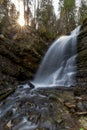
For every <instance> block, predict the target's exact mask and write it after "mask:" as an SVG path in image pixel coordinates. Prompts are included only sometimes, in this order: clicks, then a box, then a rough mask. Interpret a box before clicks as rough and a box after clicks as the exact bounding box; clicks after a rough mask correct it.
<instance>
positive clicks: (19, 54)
mask: <svg viewBox="0 0 87 130" xmlns="http://www.w3.org/2000/svg"><path fill="white" fill-rule="evenodd" d="M33 37H34V36H31V38H30V37H27V36H23V34H22V35H20V36H18V37H16V38H15V40H14V39H13V40H8V39H6V38H5V37H0V85H7V84H8V83H11V84H14V83H16V82H20V81H24V80H29V79H31V78H32V77H33V75H34V74H35V71H36V70H37V68H38V67H37V66H38V64H39V63H40V61H41V59H42V55H43V53H44V52H45V48H47V45H46V44H44V43H43V41H42V39H38V36H36V37H34V38H33ZM31 39H32V40H31ZM41 48H43V49H42V50H41Z"/></svg>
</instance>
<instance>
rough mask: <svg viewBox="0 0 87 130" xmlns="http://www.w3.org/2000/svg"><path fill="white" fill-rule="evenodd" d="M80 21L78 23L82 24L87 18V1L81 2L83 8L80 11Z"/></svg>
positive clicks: (82, 0)
mask: <svg viewBox="0 0 87 130" xmlns="http://www.w3.org/2000/svg"><path fill="white" fill-rule="evenodd" d="M78 15H79V20H78V23H79V24H81V23H82V22H83V21H84V19H85V18H87V1H86V0H81V7H80V8H79V11H78Z"/></svg>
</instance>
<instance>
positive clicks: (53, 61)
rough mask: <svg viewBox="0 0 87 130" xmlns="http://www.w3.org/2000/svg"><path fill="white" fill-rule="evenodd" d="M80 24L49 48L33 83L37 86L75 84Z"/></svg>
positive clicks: (67, 85) (68, 85)
mask: <svg viewBox="0 0 87 130" xmlns="http://www.w3.org/2000/svg"><path fill="white" fill-rule="evenodd" d="M79 30H80V26H78V27H77V28H76V29H75V30H74V31H72V32H71V33H70V35H69V36H62V37H60V38H59V39H57V40H56V41H55V42H54V43H53V44H52V45H51V47H50V48H49V49H48V51H47V53H46V55H45V57H44V59H43V61H42V63H41V65H40V67H39V69H38V71H37V73H36V76H35V79H34V81H33V84H34V85H35V86H36V87H51V86H66V87H70V86H75V84H76V80H75V79H76V78H75V77H76V71H77V66H76V56H77V51H76V43H77V36H78V33H79Z"/></svg>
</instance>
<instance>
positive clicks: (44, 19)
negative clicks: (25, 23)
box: [37, 0, 56, 38]
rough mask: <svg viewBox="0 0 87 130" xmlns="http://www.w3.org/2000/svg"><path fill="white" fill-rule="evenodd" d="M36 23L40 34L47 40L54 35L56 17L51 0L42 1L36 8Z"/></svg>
mask: <svg viewBox="0 0 87 130" xmlns="http://www.w3.org/2000/svg"><path fill="white" fill-rule="evenodd" d="M37 18H38V20H37V23H38V29H39V31H40V33H42V34H43V35H46V36H47V38H48V37H51V36H53V37H54V35H55V33H56V32H54V30H55V29H54V27H55V22H56V16H55V13H54V9H53V4H52V0H42V1H41V3H40V4H39V7H38V8H37Z"/></svg>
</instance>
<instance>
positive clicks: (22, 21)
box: [18, 16, 25, 27]
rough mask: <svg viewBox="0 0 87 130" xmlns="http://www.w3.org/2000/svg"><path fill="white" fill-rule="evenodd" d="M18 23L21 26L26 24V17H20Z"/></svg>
mask: <svg viewBox="0 0 87 130" xmlns="http://www.w3.org/2000/svg"><path fill="white" fill-rule="evenodd" d="M18 24H19V25H20V26H21V27H23V26H24V25H25V20H24V18H23V17H21V16H20V17H19V19H18Z"/></svg>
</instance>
